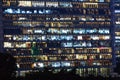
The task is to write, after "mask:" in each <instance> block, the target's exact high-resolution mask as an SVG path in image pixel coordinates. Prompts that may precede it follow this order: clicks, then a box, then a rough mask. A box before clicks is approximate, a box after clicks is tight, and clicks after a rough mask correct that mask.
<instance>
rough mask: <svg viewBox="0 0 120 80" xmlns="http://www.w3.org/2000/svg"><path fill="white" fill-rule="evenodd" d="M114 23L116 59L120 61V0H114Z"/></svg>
mask: <svg viewBox="0 0 120 80" xmlns="http://www.w3.org/2000/svg"><path fill="white" fill-rule="evenodd" d="M114 17H115V18H114V24H115V53H116V60H117V62H118V63H119V62H120V48H119V47H120V1H119V0H116V1H114Z"/></svg>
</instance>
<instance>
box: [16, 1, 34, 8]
mask: <svg viewBox="0 0 120 80" xmlns="http://www.w3.org/2000/svg"><path fill="white" fill-rule="evenodd" d="M18 3H19V5H18V6H27V7H31V6H32V3H31V1H19V2H18Z"/></svg>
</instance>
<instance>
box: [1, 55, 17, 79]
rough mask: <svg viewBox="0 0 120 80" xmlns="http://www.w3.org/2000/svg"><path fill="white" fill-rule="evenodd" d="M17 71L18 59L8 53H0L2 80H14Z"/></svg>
mask: <svg viewBox="0 0 120 80" xmlns="http://www.w3.org/2000/svg"><path fill="white" fill-rule="evenodd" d="M16 70H17V66H16V59H15V58H14V57H13V56H12V55H10V54H8V53H0V80H12V77H14V76H15V74H16V73H15V71H16Z"/></svg>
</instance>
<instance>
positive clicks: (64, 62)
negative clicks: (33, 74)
mask: <svg viewBox="0 0 120 80" xmlns="http://www.w3.org/2000/svg"><path fill="white" fill-rule="evenodd" d="M1 1H2V2H1V3H2V4H1V6H2V7H1V10H2V16H1V19H2V23H1V25H2V27H1V28H2V30H3V32H2V33H3V38H1V41H3V42H2V43H1V45H2V44H3V46H2V47H1V50H2V51H3V52H7V53H10V54H12V55H13V56H14V57H15V58H16V59H17V66H18V69H19V70H21V71H28V70H32V69H43V68H44V67H52V68H55V69H56V70H59V69H61V68H67V69H71V68H73V67H77V72H78V73H80V75H85V74H86V73H87V74H95V75H97V74H99V73H104V74H109V73H110V71H111V68H113V66H114V65H115V62H114V52H113V50H114V49H113V47H114V45H113V40H112V37H113V32H112V29H113V24H112V19H111V15H112V13H111V3H112V2H111V1H110V0H1Z"/></svg>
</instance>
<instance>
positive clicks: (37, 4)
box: [32, 1, 45, 7]
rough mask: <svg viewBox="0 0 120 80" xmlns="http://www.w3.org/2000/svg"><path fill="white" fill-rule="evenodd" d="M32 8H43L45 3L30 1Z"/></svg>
mask: <svg viewBox="0 0 120 80" xmlns="http://www.w3.org/2000/svg"><path fill="white" fill-rule="evenodd" d="M32 6H33V7H45V2H40V1H32Z"/></svg>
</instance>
